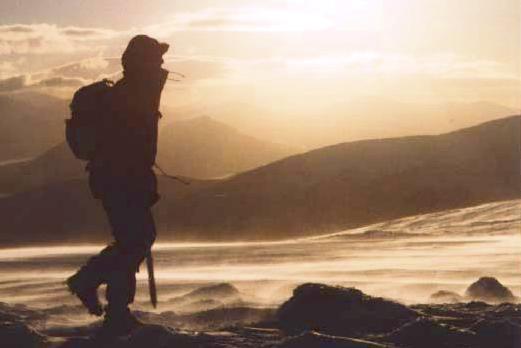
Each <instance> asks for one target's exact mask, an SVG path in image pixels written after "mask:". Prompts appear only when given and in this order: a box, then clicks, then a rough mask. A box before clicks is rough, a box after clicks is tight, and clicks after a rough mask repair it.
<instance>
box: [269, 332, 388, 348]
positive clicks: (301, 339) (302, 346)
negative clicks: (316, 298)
mask: <svg viewBox="0 0 521 348" xmlns="http://www.w3.org/2000/svg"><path fill="white" fill-rule="evenodd" d="M323 347H327V348H385V347H388V346H387V345H384V344H379V343H375V342H369V341H366V340H359V339H354V338H348V337H339V336H329V335H324V334H320V333H318V332H315V331H310V332H306V333H303V334H302V335H298V336H295V337H290V338H289V339H286V340H284V341H283V342H281V343H280V344H278V345H277V346H276V347H275V348H323Z"/></svg>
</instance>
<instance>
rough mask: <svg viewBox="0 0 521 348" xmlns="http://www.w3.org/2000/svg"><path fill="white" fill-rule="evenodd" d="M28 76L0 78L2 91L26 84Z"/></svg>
mask: <svg viewBox="0 0 521 348" xmlns="http://www.w3.org/2000/svg"><path fill="white" fill-rule="evenodd" d="M26 80H27V77H26V76H25V75H20V76H14V77H10V78H7V79H3V80H0V92H12V91H16V90H19V89H22V88H24V87H25V86H26Z"/></svg>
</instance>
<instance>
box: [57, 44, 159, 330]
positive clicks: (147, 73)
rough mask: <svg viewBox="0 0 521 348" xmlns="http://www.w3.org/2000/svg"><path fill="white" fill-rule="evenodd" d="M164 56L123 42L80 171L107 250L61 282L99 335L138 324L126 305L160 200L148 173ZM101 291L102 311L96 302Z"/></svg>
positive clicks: (154, 46)
mask: <svg viewBox="0 0 521 348" xmlns="http://www.w3.org/2000/svg"><path fill="white" fill-rule="evenodd" d="M167 50H168V45H167V44H165V43H159V42H158V41H157V40H155V39H152V38H150V37H148V36H145V35H138V36H136V37H134V38H133V39H132V40H130V42H129V44H128V46H127V48H126V50H125V52H124V53H123V56H122V59H121V61H122V65H123V78H122V79H121V80H119V81H117V83H116V84H115V85H114V86H113V87H111V88H110V92H109V93H108V94H107V96H106V109H107V112H106V113H104V116H105V117H104V118H103V120H102V121H101V122H102V126H101V129H100V134H98V135H97V145H96V148H95V152H94V155H93V156H92V159H90V160H89V163H88V165H87V169H88V171H89V184H90V187H91V191H92V194H93V196H94V197H95V198H97V199H101V201H102V203H103V207H104V209H105V211H106V213H107V216H108V220H109V223H110V226H111V229H112V234H113V236H114V242H113V243H112V244H110V245H109V246H107V247H106V248H104V249H103V250H102V251H101V252H100V253H99V254H98V255H96V256H94V257H92V258H90V259H89V260H88V261H87V263H86V264H85V265H84V266H83V267H81V268H80V270H79V271H78V272H76V274H74V275H73V276H71V277H70V278H68V279H67V285H68V287H69V289H70V290H71V292H72V293H74V294H75V295H77V296H78V297H79V298H80V300H81V301H82V303H83V304H84V305H85V307H87V309H88V310H89V312H90V313H92V314H95V315H98V316H101V315H102V314H103V312H105V319H104V326H103V329H106V330H107V331H108V332H111V333H113V334H116V335H117V334H125V333H128V332H129V331H130V330H132V329H133V328H134V327H135V326H136V325H138V324H139V321H138V320H137V319H136V318H135V317H134V316H133V315H132V314H131V312H130V310H129V308H128V305H129V304H130V303H132V302H133V301H134V295H135V292H136V272H137V271H138V268H139V266H140V264H141V263H142V261H143V260H144V258H145V257H146V256H147V255H148V253H149V252H150V249H151V246H152V244H153V243H154V240H155V238H156V229H155V225H154V219H153V217H152V214H151V210H150V209H151V207H152V205H154V204H155V203H156V202H157V201H158V199H159V195H158V193H157V182H156V176H155V174H154V172H153V170H152V167H153V165H154V162H155V157H156V151H157V127H158V121H159V117H160V113H159V103H160V96H161V91H162V89H163V86H164V84H165V81H166V78H167V74H168V71H166V70H164V69H162V68H161V65H162V63H163V58H162V56H163V54H164V53H165V52H166V51H167ZM104 283H105V284H107V290H106V298H107V301H108V305H107V306H106V307H105V308H103V307H102V306H101V303H100V301H99V299H98V294H97V289H98V287H99V286H100V285H101V284H104Z"/></svg>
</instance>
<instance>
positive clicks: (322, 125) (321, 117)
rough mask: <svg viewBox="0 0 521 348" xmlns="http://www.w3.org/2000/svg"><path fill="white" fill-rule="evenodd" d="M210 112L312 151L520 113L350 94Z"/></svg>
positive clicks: (477, 104) (237, 105)
mask: <svg viewBox="0 0 521 348" xmlns="http://www.w3.org/2000/svg"><path fill="white" fill-rule="evenodd" d="M209 111H210V112H211V113H210V115H212V117H214V118H215V119H217V120H220V121H224V122H226V123H227V124H229V125H231V126H233V127H235V128H237V129H238V130H240V131H243V132H245V133H247V134H253V133H252V132H256V133H255V134H258V137H259V138H261V139H265V140H270V141H274V142H281V143H284V144H289V145H291V146H295V147H303V148H305V149H308V150H311V149H315V148H320V147H324V146H329V145H334V144H338V143H343V142H348V141H349V142H351V141H358V140H365V139H375V138H389V137H400V136H411V135H435V134H440V133H445V132H450V131H452V130H454V129H461V128H465V127H469V126H472V125H475V124H478V123H482V122H487V121H491V120H494V119H498V118H503V117H506V116H508V115H513V114H516V113H518V112H519V111H518V110H516V109H512V108H508V107H505V106H502V105H499V104H495V103H490V102H486V101H480V102H451V103H447V102H443V103H426V102H399V101H395V100H392V99H387V98H383V97H380V96H373V97H359V98H354V99H347V98H346V99H345V100H342V101H336V102H329V103H328V104H327V105H323V106H320V107H319V108H316V109H305V110H301V111H299V112H295V111H292V110H291V109H287V108H286V109H284V108H281V107H279V106H278V105H276V104H275V105H270V106H269V107H267V106H265V105H264V106H263V105H261V106H258V105H252V104H248V103H228V104H227V105H216V106H214V107H213V108H212V109H211V110H209ZM245 115H247V117H245Z"/></svg>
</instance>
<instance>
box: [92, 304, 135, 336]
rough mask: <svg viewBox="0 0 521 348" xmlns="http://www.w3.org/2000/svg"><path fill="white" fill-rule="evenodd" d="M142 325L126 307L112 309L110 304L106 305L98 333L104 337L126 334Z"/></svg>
mask: <svg viewBox="0 0 521 348" xmlns="http://www.w3.org/2000/svg"><path fill="white" fill-rule="evenodd" d="M143 325H144V323H143V322H141V321H140V320H139V319H138V318H136V317H135V316H134V315H133V314H132V313H131V312H130V310H129V309H128V308H122V309H119V310H113V309H111V308H110V306H107V307H106V309H105V319H104V320H103V326H102V327H101V329H100V332H99V333H98V335H99V336H105V337H117V336H128V335H130V334H131V333H132V332H133V331H134V330H136V329H138V328H139V327H141V326H143Z"/></svg>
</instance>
